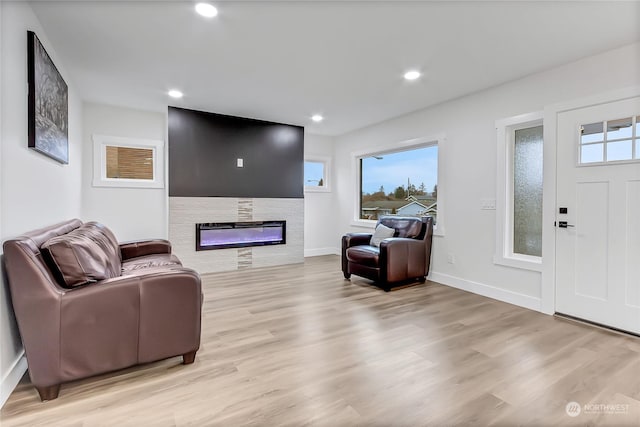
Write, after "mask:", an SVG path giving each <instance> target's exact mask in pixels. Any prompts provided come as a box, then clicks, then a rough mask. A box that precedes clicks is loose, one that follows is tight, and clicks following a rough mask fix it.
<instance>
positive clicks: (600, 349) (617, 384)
mask: <svg viewBox="0 0 640 427" xmlns="http://www.w3.org/2000/svg"><path fill="white" fill-rule="evenodd" d="M203 279H204V280H203V281H204V293H205V303H204V309H203V319H202V320H203V330H202V346H201V348H200V351H199V352H198V355H197V358H196V362H195V364H193V365H189V366H183V365H180V361H181V360H180V358H172V359H168V360H165V361H162V362H158V363H153V364H149V365H145V366H140V367H136V368H131V369H128V370H125V371H120V372H117V373H112V374H108V375H102V376H99V377H94V378H91V379H86V380H82V381H77V382H74V383H69V384H64V385H63V386H62V389H61V392H60V397H59V398H58V399H57V400H54V401H51V402H47V403H41V402H40V401H39V399H38V397H37V393H36V391H35V390H34V389H33V388H32V387H31V385H30V384H29V381H28V377H27V378H24V379H23V381H22V383H21V384H20V385H19V386H18V388H17V389H16V390H15V392H14V393H13V394H12V395H11V397H10V398H9V400H8V402H7V403H6V405H5V406H4V408H3V409H2V412H1V415H0V417H1V418H0V423H1V424H2V426H14V425H29V426H32V425H43V426H44V425H46V426H53V425H65V426H81V425H86V426H93V425H104V426H124V425H131V426H156V425H158V426H164V425H166V426H173V425H178V426H190V425H193V426H200V425H224V426H238V425H256V426H259V425H265V426H275V425H307V424H312V425H327V426H343V425H344V426H346V425H366V426H369V425H380V426H386V425H389V426H391V425H394V426H396V425H397V426H416V425H473V426H476V425H477V426H482V425H532V426H534V425H535V426H540V425H550V426H551V425H554V426H555V425H611V426H622V425H635V426H638V425H640V339H637V338H632V337H627V336H624V335H619V334H616V333H613V332H608V331H605V330H601V329H597V328H594V327H590V326H586V325H581V324H577V323H573V322H570V321H567V320H562V319H558V318H554V317H552V316H546V315H543V314H540V313H536V312H533V311H529V310H526V309H522V308H518V307H515V306H512V305H509V304H505V303H501V302H497V301H494V300H491V299H488V298H484V297H481V296H478V295H474V294H470V293H466V292H463V291H460V290H457V289H453V288H449V287H446V286H442V285H439V284H436V283H430V282H427V283H426V284H424V285H417V286H414V287H408V288H404V289H398V290H395V291H392V292H391V293H385V292H383V291H381V290H379V289H377V288H374V287H372V286H370V284H369V283H370V282H368V281H367V280H364V279H360V278H358V277H355V276H354V277H352V281H351V282H348V281H345V280H343V278H342V273H341V272H340V266H339V259H338V257H335V256H327V257H317V258H310V259H307V260H306V262H305V263H304V265H303V264H300V265H294V266H285V267H275V268H267V269H259V270H244V271H240V272H230V273H222V274H212V275H207V276H205V277H204V278H203ZM571 401H575V402H578V403H579V404H580V405H585V404H610V405H611V404H617V405H619V406H618V407H617V408H618V410H622V411H623V412H625V413H623V414H606V413H604V412H606V411H603V410H602V409H599V410H596V411H595V412H596V413H594V414H585V413H584V412H583V413H582V414H580V415H579V416H577V417H575V418H572V417H569V416H568V415H567V414H566V412H565V407H566V405H567V403H568V402H571ZM626 405H628V406H626ZM625 408H626V409H625ZM596 409H597V408H596ZM610 409H612V408H610Z"/></svg>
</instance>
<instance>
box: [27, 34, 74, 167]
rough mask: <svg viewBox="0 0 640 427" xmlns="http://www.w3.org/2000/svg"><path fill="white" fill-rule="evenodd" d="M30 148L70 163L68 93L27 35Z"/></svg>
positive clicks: (39, 46)
mask: <svg viewBox="0 0 640 427" xmlns="http://www.w3.org/2000/svg"><path fill="white" fill-rule="evenodd" d="M27 39H28V47H27V67H28V71H27V74H28V76H27V77H28V78H27V80H28V84H29V96H28V104H29V107H28V110H29V117H28V124H29V132H28V133H29V135H28V136H29V148H32V149H34V150H36V151H38V152H40V153H42V154H44V155H45V156H49V157H51V158H52V159H54V160H56V161H58V162H60V163H64V164H68V163H69V89H68V87H67V83H66V82H65V81H64V79H63V78H62V76H61V75H60V72H58V69H57V68H56V66H55V64H54V63H53V61H52V60H51V58H50V57H49V54H47V51H46V50H45V49H44V47H43V46H42V44H41V43H40V40H38V37H37V36H36V34H35V33H34V32H32V31H28V32H27Z"/></svg>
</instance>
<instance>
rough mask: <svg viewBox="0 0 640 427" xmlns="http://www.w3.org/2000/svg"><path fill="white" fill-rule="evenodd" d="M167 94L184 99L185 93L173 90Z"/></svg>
mask: <svg viewBox="0 0 640 427" xmlns="http://www.w3.org/2000/svg"><path fill="white" fill-rule="evenodd" d="M167 94H168V95H169V96H170V97H172V98H182V96H183V93H182V92H180V91H179V90H176V89H171V90H170V91H169V92H167Z"/></svg>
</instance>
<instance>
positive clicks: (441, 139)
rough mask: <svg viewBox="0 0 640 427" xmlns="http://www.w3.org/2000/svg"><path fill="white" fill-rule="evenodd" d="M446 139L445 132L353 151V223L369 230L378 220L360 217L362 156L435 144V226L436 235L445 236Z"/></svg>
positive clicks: (434, 233) (434, 232)
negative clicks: (436, 191) (436, 206)
mask: <svg viewBox="0 0 640 427" xmlns="http://www.w3.org/2000/svg"><path fill="white" fill-rule="evenodd" d="M445 141H446V137H445V135H444V134H438V135H434V136H428V137H420V138H414V139H409V140H405V141H400V142H395V143H391V144H385V145H380V146H377V147H376V148H375V149H368V150H361V151H354V152H352V153H351V176H352V182H354V183H355V187H354V189H355V191H354V193H353V194H354V200H353V202H354V209H353V217H352V220H351V225H352V226H354V227H361V228H366V229H368V230H374V229H375V228H376V224H377V221H375V220H369V219H360V202H359V195H360V174H359V173H358V171H359V164H358V163H359V162H358V161H359V160H360V159H361V158H362V157H369V156H374V155H380V154H387V153H390V152H398V151H409V150H414V149H416V148H421V147H429V146H433V145H437V146H438V184H437V185H438V197H437V198H436V202H437V203H438V222H437V224H436V225H435V226H434V228H433V235H434V236H441V237H444V235H445V207H444V201H443V197H442V196H441V195H442V194H446V193H445V191H446V185H445V183H444V182H443V179H442V176H443V171H442V167H441V166H442V164H443V162H442V161H441V159H442V158H443V157H442V156H443V152H444V150H443V148H444V145H445V144H444V143H445Z"/></svg>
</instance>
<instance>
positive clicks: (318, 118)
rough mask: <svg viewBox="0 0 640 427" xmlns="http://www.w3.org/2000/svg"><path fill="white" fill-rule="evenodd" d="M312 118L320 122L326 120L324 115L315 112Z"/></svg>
mask: <svg viewBox="0 0 640 427" xmlns="http://www.w3.org/2000/svg"><path fill="white" fill-rule="evenodd" d="M311 120H313V121H314V122H316V123H318V122H321V121H323V120H324V117H322V116H321V115H320V114H314V115H313V116H311Z"/></svg>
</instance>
